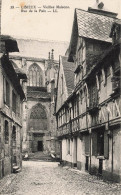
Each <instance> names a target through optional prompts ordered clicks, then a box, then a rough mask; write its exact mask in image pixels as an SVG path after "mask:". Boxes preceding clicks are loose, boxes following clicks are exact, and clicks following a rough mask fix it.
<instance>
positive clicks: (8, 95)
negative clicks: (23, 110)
mask: <svg viewBox="0 0 121 195" xmlns="http://www.w3.org/2000/svg"><path fill="white" fill-rule="evenodd" d="M6 104H7V105H8V106H9V105H10V86H9V83H8V82H7V81H6Z"/></svg>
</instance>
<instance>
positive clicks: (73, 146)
mask: <svg viewBox="0 0 121 195" xmlns="http://www.w3.org/2000/svg"><path fill="white" fill-rule="evenodd" d="M112 25H113V26H112ZM98 29H99V30H98ZM120 34H121V31H120V20H118V19H117V18H116V14H115V13H111V12H109V11H106V9H104V4H103V3H102V2H101V3H99V2H97V4H96V5H95V7H94V8H89V9H88V11H84V10H80V9H76V10H75V16H74V23H73V29H72V36H71V41H70V46H69V49H68V52H67V53H68V61H70V62H71V63H72V62H73V63H74V65H75V70H74V71H73V73H74V74H75V81H74V89H73V91H72V93H71V94H70V95H69V96H65V95H64V99H63V95H61V93H60V86H63V85H64V83H63V84H61V83H62V79H60V74H61V73H60V72H59V77H58V90H57V104H56V118H57V136H58V139H59V140H60V143H61V146H60V148H61V158H62V161H63V163H64V164H69V165H70V166H72V167H77V169H79V170H83V171H87V172H89V173H90V174H96V175H98V176H101V177H103V179H108V180H112V181H117V182H120V179H121V170H120V167H121V158H120V155H119V153H120V151H121V144H120V143H121V128H120V127H121V112H120V111H121V108H120V105H121V100H120V68H121V51H120V43H121V42H120ZM109 35H110V37H109ZM111 38H112V39H111ZM112 43H113V44H112ZM68 63H69V62H68ZM64 66H65V63H63V67H64ZM68 66H69V67H71V65H69V64H68ZM70 69H71V68H70ZM73 77H74V76H73V75H72V77H71V78H72V80H73ZM63 82H64V81H63ZM65 91H66V90H65Z"/></svg>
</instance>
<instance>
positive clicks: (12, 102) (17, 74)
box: [0, 36, 27, 178]
mask: <svg viewBox="0 0 121 195" xmlns="http://www.w3.org/2000/svg"><path fill="white" fill-rule="evenodd" d="M18 51H19V50H18V47H17V42H16V41H15V40H14V39H12V38H11V37H8V36H0V178H2V177H3V176H5V175H7V174H10V173H12V171H13V166H14V165H16V166H18V167H19V168H20V169H21V167H22V101H23V100H24V99H25V95H24V91H23V85H24V82H23V78H24V79H26V78H27V77H26V75H25V74H23V73H22V72H21V70H20V69H18V68H17V67H16V69H14V67H13V65H12V63H11V62H10V60H9V52H18Z"/></svg>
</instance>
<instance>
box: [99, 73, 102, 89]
mask: <svg viewBox="0 0 121 195" xmlns="http://www.w3.org/2000/svg"><path fill="white" fill-rule="evenodd" d="M98 76H99V90H101V85H102V82H103V76H102V72H101V71H100V72H99V74H98Z"/></svg>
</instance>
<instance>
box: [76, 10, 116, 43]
mask: <svg viewBox="0 0 121 195" xmlns="http://www.w3.org/2000/svg"><path fill="white" fill-rule="evenodd" d="M76 15H77V24H78V35H79V36H82V37H86V38H91V39H97V40H100V41H107V42H111V39H110V38H109V34H110V29H111V26H112V23H113V22H114V18H111V17H108V16H103V15H99V14H94V13H89V12H88V11H84V10H81V9H76Z"/></svg>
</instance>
